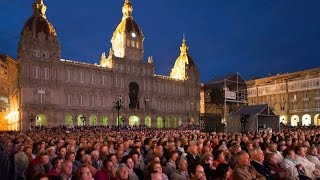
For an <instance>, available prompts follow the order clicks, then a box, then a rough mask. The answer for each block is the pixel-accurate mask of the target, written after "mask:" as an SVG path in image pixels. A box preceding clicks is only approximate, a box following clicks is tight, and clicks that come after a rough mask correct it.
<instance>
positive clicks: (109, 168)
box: [103, 159, 113, 172]
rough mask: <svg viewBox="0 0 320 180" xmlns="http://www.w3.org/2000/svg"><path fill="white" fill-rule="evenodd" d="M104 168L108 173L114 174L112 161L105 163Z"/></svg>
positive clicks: (107, 160) (108, 160)
mask: <svg viewBox="0 0 320 180" xmlns="http://www.w3.org/2000/svg"><path fill="white" fill-rule="evenodd" d="M103 167H104V169H105V170H106V171H107V172H113V162H112V161H111V160H110V159H106V160H104V161H103Z"/></svg>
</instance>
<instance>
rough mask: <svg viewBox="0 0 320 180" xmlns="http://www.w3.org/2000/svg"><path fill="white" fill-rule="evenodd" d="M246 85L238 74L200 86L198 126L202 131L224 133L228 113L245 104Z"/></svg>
mask: <svg viewBox="0 0 320 180" xmlns="http://www.w3.org/2000/svg"><path fill="white" fill-rule="evenodd" d="M246 95H247V85H246V82H245V80H244V78H242V76H241V75H240V74H239V73H232V74H228V75H226V76H223V77H218V78H214V79H212V80H210V81H209V82H208V83H206V84H202V86H201V93H200V103H201V109H200V126H201V128H202V129H203V130H204V131H224V130H225V126H226V125H227V124H226V119H227V116H228V115H229V113H231V112H232V111H234V110H235V109H237V108H238V107H239V106H240V105H244V104H247V99H246V97H247V96H246Z"/></svg>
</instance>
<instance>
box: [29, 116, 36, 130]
mask: <svg viewBox="0 0 320 180" xmlns="http://www.w3.org/2000/svg"><path fill="white" fill-rule="evenodd" d="M35 118H36V116H35V115H33V114H30V115H29V116H28V120H29V122H30V130H32V122H33V121H34V120H35Z"/></svg>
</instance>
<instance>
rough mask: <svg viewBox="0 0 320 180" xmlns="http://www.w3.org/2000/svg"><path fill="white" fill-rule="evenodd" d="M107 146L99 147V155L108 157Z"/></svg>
mask: <svg viewBox="0 0 320 180" xmlns="http://www.w3.org/2000/svg"><path fill="white" fill-rule="evenodd" d="M108 150H109V149H108V146H107V145H102V146H101V147H100V154H101V155H108V154H109V152H108Z"/></svg>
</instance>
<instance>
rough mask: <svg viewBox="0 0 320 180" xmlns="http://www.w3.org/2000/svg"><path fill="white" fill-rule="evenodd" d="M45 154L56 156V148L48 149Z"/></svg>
mask: <svg viewBox="0 0 320 180" xmlns="http://www.w3.org/2000/svg"><path fill="white" fill-rule="evenodd" d="M47 152H48V155H49V156H51V157H53V156H55V154H56V148H55V147H54V146H50V147H49V148H48V149H47Z"/></svg>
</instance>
